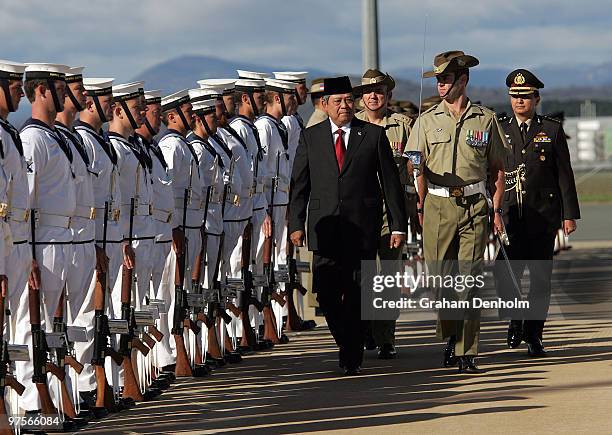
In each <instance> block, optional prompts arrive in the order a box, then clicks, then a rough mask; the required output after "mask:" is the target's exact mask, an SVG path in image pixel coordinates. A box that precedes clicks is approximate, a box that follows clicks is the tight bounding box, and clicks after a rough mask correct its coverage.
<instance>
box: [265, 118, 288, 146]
mask: <svg viewBox="0 0 612 435" xmlns="http://www.w3.org/2000/svg"><path fill="white" fill-rule="evenodd" d="M261 117H262V118H268V119H270V120H271V121H272V122H273V123H274V125H275V126H276V130H277V131H278V135H279V136H280V138H281V141H282V142H283V148H284V149H285V151H287V150H288V149H289V133H288V132H287V127H285V124H283V123H282V122H280V121H277V120H276V118H275V117H273V116H270V115H268V114H267V113H264V114H263V115H261Z"/></svg>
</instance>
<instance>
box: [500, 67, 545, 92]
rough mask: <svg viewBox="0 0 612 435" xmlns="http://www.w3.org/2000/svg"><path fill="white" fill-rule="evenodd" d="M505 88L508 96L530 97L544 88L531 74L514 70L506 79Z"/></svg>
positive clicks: (522, 70) (524, 70)
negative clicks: (506, 87)
mask: <svg viewBox="0 0 612 435" xmlns="http://www.w3.org/2000/svg"><path fill="white" fill-rule="evenodd" d="M506 86H508V88H509V89H508V93H509V94H510V95H530V94H533V93H534V92H536V91H537V90H538V89H542V88H543V87H544V83H542V82H541V81H540V79H538V78H537V77H536V76H535V75H534V74H533V73H532V72H530V71H527V70H526V69H522V68H519V69H515V70H514V71H512V72H511V73H510V74H508V77H506Z"/></svg>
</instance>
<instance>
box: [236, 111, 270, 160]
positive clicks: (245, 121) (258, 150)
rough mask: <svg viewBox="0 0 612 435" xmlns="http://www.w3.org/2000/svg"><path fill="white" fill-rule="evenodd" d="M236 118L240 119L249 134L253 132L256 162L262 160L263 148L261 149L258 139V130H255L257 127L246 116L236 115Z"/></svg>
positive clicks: (259, 139)
mask: <svg viewBox="0 0 612 435" xmlns="http://www.w3.org/2000/svg"><path fill="white" fill-rule="evenodd" d="M236 118H239V119H242V120H243V121H244V123H245V124H246V125H247V126H248V127H249V128H250V129H251V132H253V136H255V142H257V160H259V161H261V160H263V156H264V152H263V148H262V147H261V138H260V137H259V130H257V127H256V126H255V124H254V123H253V121H251V120H250V119H249V118H247V117H246V116H243V115H237V116H236Z"/></svg>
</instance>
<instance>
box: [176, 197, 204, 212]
mask: <svg viewBox="0 0 612 435" xmlns="http://www.w3.org/2000/svg"><path fill="white" fill-rule="evenodd" d="M183 200H184V199H183V198H174V207H176V208H177V209H179V210H182V209H183ZM203 208H204V201H202V200H198V201H194V200H191V203H187V210H202V209H203Z"/></svg>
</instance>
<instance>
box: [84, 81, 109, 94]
mask: <svg viewBox="0 0 612 435" xmlns="http://www.w3.org/2000/svg"><path fill="white" fill-rule="evenodd" d="M114 81H115V79H113V78H90V77H85V78H84V79H83V87H84V88H85V90H86V91H87V96H88V97H94V96H98V97H99V96H101V95H110V94H112V93H113V82H114Z"/></svg>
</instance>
